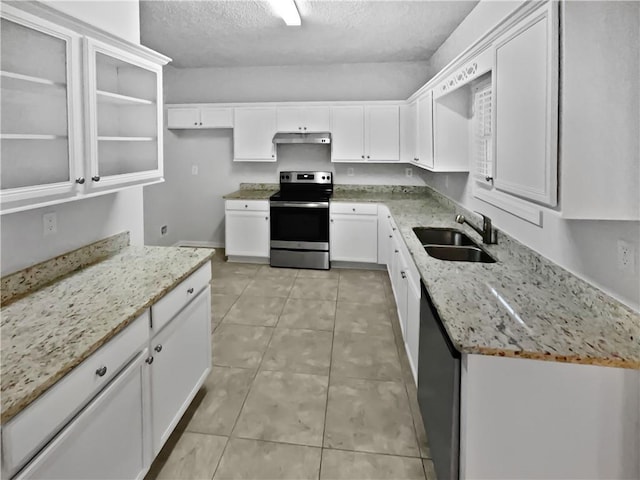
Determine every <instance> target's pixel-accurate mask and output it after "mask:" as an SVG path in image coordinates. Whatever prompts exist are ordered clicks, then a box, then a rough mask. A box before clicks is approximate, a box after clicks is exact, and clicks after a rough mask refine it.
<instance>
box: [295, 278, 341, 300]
mask: <svg viewBox="0 0 640 480" xmlns="http://www.w3.org/2000/svg"><path fill="white" fill-rule="evenodd" d="M337 296H338V279H337V278H296V281H295V283H294V284H293V289H292V290H291V298H308V299H315V300H331V301H334V302H335V300H336V297H337Z"/></svg>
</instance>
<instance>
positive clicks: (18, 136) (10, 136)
mask: <svg viewBox="0 0 640 480" xmlns="http://www.w3.org/2000/svg"><path fill="white" fill-rule="evenodd" d="M66 138H67V136H66V135H38V134H30V133H2V134H0V140H62V139H66Z"/></svg>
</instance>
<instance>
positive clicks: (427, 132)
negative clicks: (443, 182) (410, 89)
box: [414, 91, 433, 169]
mask: <svg viewBox="0 0 640 480" xmlns="http://www.w3.org/2000/svg"><path fill="white" fill-rule="evenodd" d="M416 115H417V116H416V128H417V130H416V134H415V135H416V136H415V139H416V140H415V141H416V147H415V151H416V158H415V160H414V161H415V162H416V163H417V164H418V166H421V167H424V168H428V169H433V103H432V92H431V91H428V92H426V93H425V94H423V95H421V96H420V97H419V98H418V100H417V103H416Z"/></svg>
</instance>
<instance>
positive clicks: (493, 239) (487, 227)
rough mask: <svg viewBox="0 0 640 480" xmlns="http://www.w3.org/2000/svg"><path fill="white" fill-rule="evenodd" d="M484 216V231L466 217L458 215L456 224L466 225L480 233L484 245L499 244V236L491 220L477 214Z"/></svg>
mask: <svg viewBox="0 0 640 480" xmlns="http://www.w3.org/2000/svg"><path fill="white" fill-rule="evenodd" d="M477 213H478V214H479V215H481V216H482V229H480V228H478V227H476V226H475V225H474V224H473V223H471V222H469V220H467V219H466V218H464V215H456V222H458V223H466V224H467V225H469V226H470V227H471V228H473V229H474V230H475V231H476V232H478V233H479V234H480V235H481V236H482V243H486V244H494V243H498V238H497V237H498V236H497V234H496V231H495V229H494V228H493V227H492V226H491V219H490V218H489V217H487V216H486V215H483V214H482V213H480V212H477Z"/></svg>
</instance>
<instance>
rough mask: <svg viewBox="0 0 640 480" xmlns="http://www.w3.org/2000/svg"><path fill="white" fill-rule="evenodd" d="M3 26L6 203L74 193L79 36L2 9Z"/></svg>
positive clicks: (0, 108) (0, 72) (0, 102)
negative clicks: (75, 79) (75, 59)
mask: <svg viewBox="0 0 640 480" xmlns="http://www.w3.org/2000/svg"><path fill="white" fill-rule="evenodd" d="M2 16H3V18H2V19H1V20H0V21H1V26H0V35H1V38H0V45H1V52H0V85H1V87H2V90H1V92H0V113H1V119H0V125H1V132H0V143H1V145H2V152H1V157H0V169H1V170H2V178H1V184H0V187H1V189H2V196H1V198H2V202H3V209H4V205H5V202H11V201H20V200H25V199H29V198H36V197H40V196H47V195H58V194H67V195H72V194H73V193H74V192H75V183H74V182H73V181H72V178H73V174H74V172H75V169H76V165H75V161H76V160H75V158H76V157H75V148H76V144H75V142H76V141H77V138H76V137H74V134H75V131H76V130H75V129H76V128H78V125H76V123H75V122H76V118H75V117H74V106H75V105H78V100H79V97H78V96H77V92H75V91H73V90H71V89H70V87H71V78H72V77H73V72H74V68H73V67H72V62H71V57H72V56H73V55H74V52H76V51H77V48H78V42H79V37H78V36H77V35H74V34H73V33H72V32H71V31H68V30H66V29H64V28H61V27H57V26H55V25H53V24H51V23H49V22H45V21H41V20H39V19H37V18H36V17H32V16H30V15H20V14H19V12H16V11H15V10H14V9H12V8H11V7H9V6H5V5H3V12H2Z"/></svg>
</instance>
